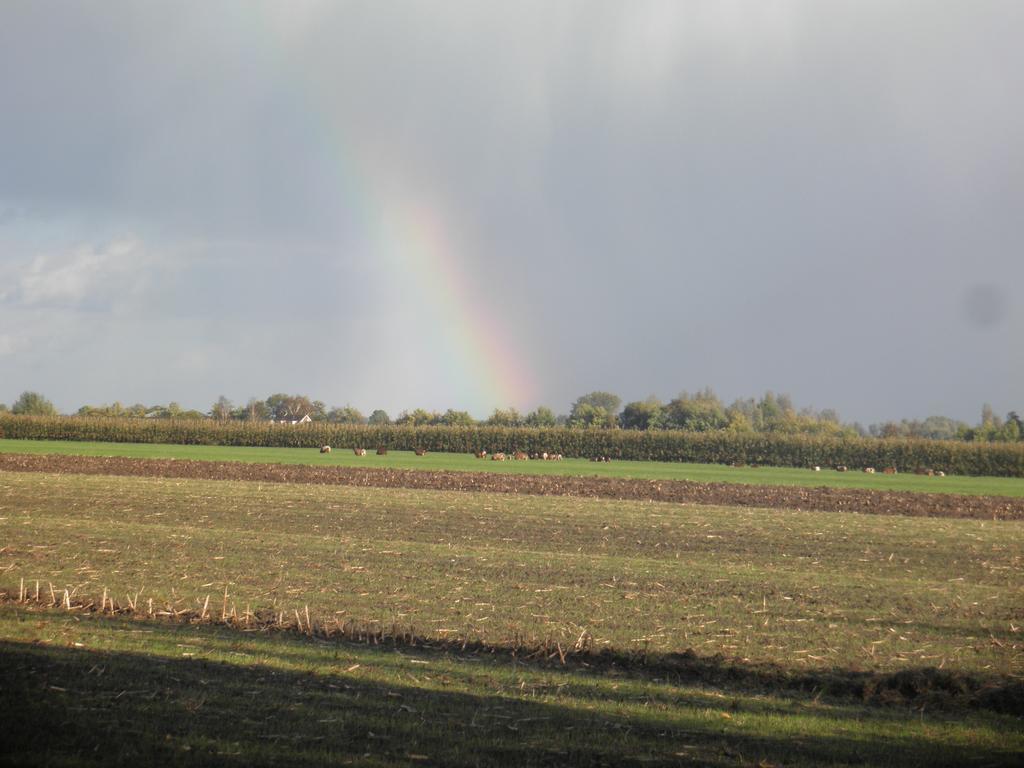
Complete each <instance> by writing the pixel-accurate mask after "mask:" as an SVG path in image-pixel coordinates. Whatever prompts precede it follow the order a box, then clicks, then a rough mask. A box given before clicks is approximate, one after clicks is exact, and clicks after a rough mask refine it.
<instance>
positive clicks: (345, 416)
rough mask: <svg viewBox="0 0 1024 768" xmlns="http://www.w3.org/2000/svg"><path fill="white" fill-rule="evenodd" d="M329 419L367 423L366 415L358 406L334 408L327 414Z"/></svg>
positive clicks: (351, 422)
mask: <svg viewBox="0 0 1024 768" xmlns="http://www.w3.org/2000/svg"><path fill="white" fill-rule="evenodd" d="M327 420H328V421H332V422H335V423H337V424H365V423H366V417H365V416H363V414H362V413H360V411H359V409H358V408H353V407H352V406H351V405H346V406H345V407H344V408H332V409H331V410H330V412H328V414H327Z"/></svg>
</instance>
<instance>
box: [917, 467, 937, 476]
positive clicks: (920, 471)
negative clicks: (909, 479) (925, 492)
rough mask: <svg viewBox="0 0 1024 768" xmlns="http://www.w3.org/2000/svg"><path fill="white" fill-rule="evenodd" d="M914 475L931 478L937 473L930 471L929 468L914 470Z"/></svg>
mask: <svg viewBox="0 0 1024 768" xmlns="http://www.w3.org/2000/svg"><path fill="white" fill-rule="evenodd" d="M914 474H915V475H928V476H929V477H931V476H932V475H934V474H935V472H934V471H932V470H930V469H928V468H927V467H918V468H917V469H915V470H914Z"/></svg>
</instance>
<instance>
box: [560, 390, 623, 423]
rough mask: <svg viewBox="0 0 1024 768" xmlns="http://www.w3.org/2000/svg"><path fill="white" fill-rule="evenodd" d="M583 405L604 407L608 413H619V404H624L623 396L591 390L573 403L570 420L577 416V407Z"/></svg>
mask: <svg viewBox="0 0 1024 768" xmlns="http://www.w3.org/2000/svg"><path fill="white" fill-rule="evenodd" d="M583 405H591V406H593V407H594V408H603V409H604V410H605V412H606V413H618V412H619V406H620V405H622V398H621V397H619V396H618V395H613V394H612V393H611V392H590V393H588V394H586V395H583V396H582V397H580V398H579V399H577V400H576V402H575V403H573V406H572V410H571V411H570V412H569V420H570V421H571V420H572V419H573V418H575V416H574V414H575V411H576V409H577V408H579V407H580V406H583Z"/></svg>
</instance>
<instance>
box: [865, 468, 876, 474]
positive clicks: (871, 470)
mask: <svg viewBox="0 0 1024 768" xmlns="http://www.w3.org/2000/svg"><path fill="white" fill-rule="evenodd" d="M864 471H865V472H867V473H868V474H869V475H873V474H875V468H874V467H864Z"/></svg>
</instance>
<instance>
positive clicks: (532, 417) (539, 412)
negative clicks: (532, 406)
mask: <svg viewBox="0 0 1024 768" xmlns="http://www.w3.org/2000/svg"><path fill="white" fill-rule="evenodd" d="M523 423H524V424H525V425H526V426H528V427H553V426H555V424H556V423H557V419H556V418H555V412H554V411H552V410H551V409H550V408H548V407H547V406H544V405H541V406H538V407H537V409H536V410H535V411H531V412H530V413H528V414H526V418H524V419H523Z"/></svg>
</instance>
